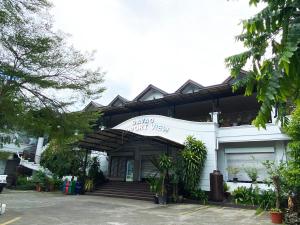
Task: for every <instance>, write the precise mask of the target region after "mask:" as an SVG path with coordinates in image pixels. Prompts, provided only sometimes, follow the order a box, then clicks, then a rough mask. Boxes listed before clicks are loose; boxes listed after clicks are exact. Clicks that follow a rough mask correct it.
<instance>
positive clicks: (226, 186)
mask: <svg viewBox="0 0 300 225" xmlns="http://www.w3.org/2000/svg"><path fill="white" fill-rule="evenodd" d="M223 187H224V192H228V191H229V186H228V184H227V183H226V182H224V184H223Z"/></svg>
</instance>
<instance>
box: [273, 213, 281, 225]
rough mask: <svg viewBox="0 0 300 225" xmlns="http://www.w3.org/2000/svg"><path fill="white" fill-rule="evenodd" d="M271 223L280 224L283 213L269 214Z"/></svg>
mask: <svg viewBox="0 0 300 225" xmlns="http://www.w3.org/2000/svg"><path fill="white" fill-rule="evenodd" d="M270 216H271V221H272V223H275V224H282V221H283V213H282V212H270Z"/></svg>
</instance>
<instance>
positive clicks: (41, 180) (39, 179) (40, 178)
mask: <svg viewBox="0 0 300 225" xmlns="http://www.w3.org/2000/svg"><path fill="white" fill-rule="evenodd" d="M32 182H33V183H34V184H35V187H36V191H39V192H40V191H42V190H43V189H44V188H45V186H46V183H47V176H46V174H45V173H44V172H43V171H41V170H39V171H36V172H35V173H34V174H33V176H32Z"/></svg>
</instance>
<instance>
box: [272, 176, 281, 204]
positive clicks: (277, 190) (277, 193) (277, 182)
mask: <svg viewBox="0 0 300 225" xmlns="http://www.w3.org/2000/svg"><path fill="white" fill-rule="evenodd" d="M273 184H274V188H275V196H276V206H275V207H276V208H277V209H280V178H279V176H274V177H273Z"/></svg>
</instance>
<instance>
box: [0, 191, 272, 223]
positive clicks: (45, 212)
mask: <svg viewBox="0 0 300 225" xmlns="http://www.w3.org/2000/svg"><path fill="white" fill-rule="evenodd" d="M0 202H2V203H6V204H7V212H6V214H5V215H1V216H0V225H1V224H2V225H3V224H4V225H8V224H15V225H21V224H22V225H25V224H26V225H28V224H31V225H34V224H36V225H43V224H47V225H49V224H51V225H56V224H65V225H71V224H72V225H74V224H76V225H77V224H78V225H79V224H80V225H85V224H87V225H93V224H101V225H102V224H103V225H148V224H149V225H154V224H160V225H184V224H210V225H218V224H220V225H221V224H222V225H223V224H225V225H233V224H239V225H244V224H245V225H246V224H251V225H254V224H271V223H270V221H269V218H268V216H267V215H265V214H263V215H260V216H255V211H254V210H245V209H233V208H225V207H215V206H202V205H195V204H170V205H168V206H159V205H155V204H153V203H151V202H145V201H138V200H129V199H118V198H108V197H97V196H65V195H62V194H60V193H37V192H33V191H8V190H5V191H4V192H3V193H2V194H0Z"/></svg>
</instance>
